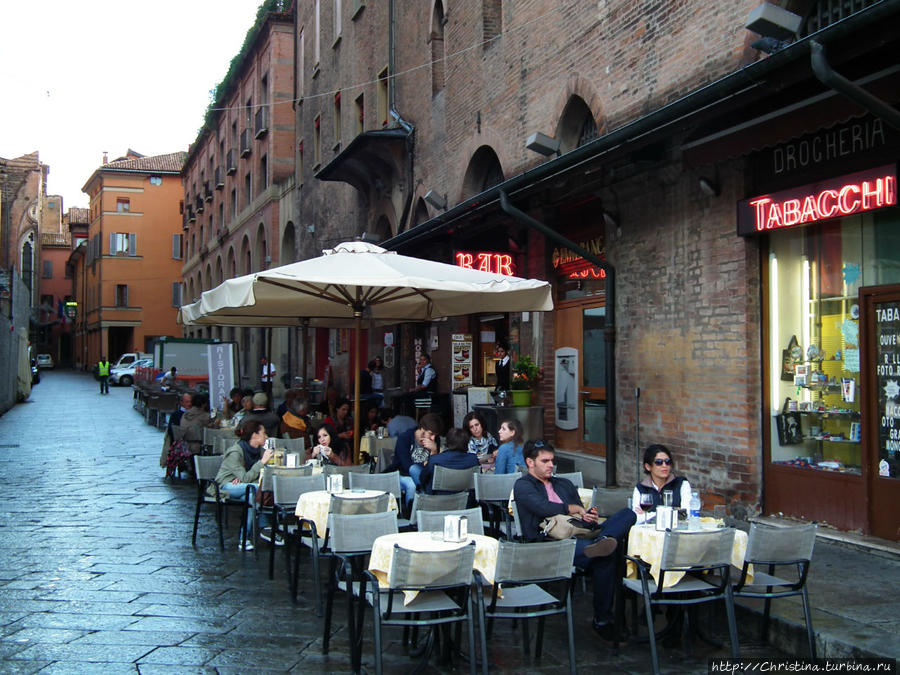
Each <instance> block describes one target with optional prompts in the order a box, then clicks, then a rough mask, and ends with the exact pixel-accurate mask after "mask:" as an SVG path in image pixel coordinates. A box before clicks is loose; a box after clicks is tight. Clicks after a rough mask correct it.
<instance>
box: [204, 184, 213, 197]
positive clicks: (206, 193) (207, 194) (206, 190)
mask: <svg viewBox="0 0 900 675" xmlns="http://www.w3.org/2000/svg"><path fill="white" fill-rule="evenodd" d="M203 198H204V199H206V201H208V202H211V201H212V198H213V193H212V190H211V189H210V187H209V181H206V182H205V183H204V184H203Z"/></svg>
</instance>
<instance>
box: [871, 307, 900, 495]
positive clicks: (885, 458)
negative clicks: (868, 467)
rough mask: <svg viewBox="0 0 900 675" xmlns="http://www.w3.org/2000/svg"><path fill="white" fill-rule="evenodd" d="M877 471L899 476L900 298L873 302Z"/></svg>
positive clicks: (885, 474)
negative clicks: (895, 300) (897, 468)
mask: <svg viewBox="0 0 900 675" xmlns="http://www.w3.org/2000/svg"><path fill="white" fill-rule="evenodd" d="M875 340H876V352H875V353H876V357H875V383H876V387H877V395H878V455H879V473H880V474H881V475H882V476H887V475H890V476H891V477H892V478H898V477H900V476H898V475H897V473H896V467H897V466H898V465H900V302H880V303H876V304H875Z"/></svg>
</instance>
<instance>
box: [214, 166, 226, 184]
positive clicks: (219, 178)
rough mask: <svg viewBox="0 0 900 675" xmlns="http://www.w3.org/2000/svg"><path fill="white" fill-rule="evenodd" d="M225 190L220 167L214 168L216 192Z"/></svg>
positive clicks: (222, 172) (223, 174)
mask: <svg viewBox="0 0 900 675" xmlns="http://www.w3.org/2000/svg"><path fill="white" fill-rule="evenodd" d="M224 189H225V172H224V171H222V167H221V166H217V167H216V190H224Z"/></svg>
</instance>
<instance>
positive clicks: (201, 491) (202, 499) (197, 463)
mask: <svg viewBox="0 0 900 675" xmlns="http://www.w3.org/2000/svg"><path fill="white" fill-rule="evenodd" d="M223 459H224V457H221V456H212V457H204V456H201V455H194V471H195V472H196V475H197V507H196V509H195V510H194V533H193V535H192V536H191V545H192V546H196V545H197V527H198V525H199V523H200V508H201V507H202V506H203V505H204V504H208V505H210V506H212V507H214V509H215V514H216V524H217V525H218V527H219V547H220V548H221V549H222V550H223V551H224V550H225V536H224V534H223V531H222V516H223V512H222V509H223V508H227V507H240V508H241V531H242V532H243V535H242V540H241V544H242V546H243V545H244V544H246V542H247V531H246V528H244V527H243V524H244V523H245V522H246V521H247V509H248V508H249V507H250V504H251V503H252V502H251V501H250V500H251V499H256V490H255V489H254V487H253V486H252V485H248V486H247V491H246V493H245V495H244V501H241V500H238V499H230V498H229V497H228V496H226V495H223V494H221V493H220V492H219V484H218V483H217V482H216V474H218V473H219V467H220V466H222V460H223ZM210 491H212V492H213V493H214V495H211V494H210Z"/></svg>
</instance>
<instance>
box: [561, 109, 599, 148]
mask: <svg viewBox="0 0 900 675" xmlns="http://www.w3.org/2000/svg"><path fill="white" fill-rule="evenodd" d="M599 135H600V130H599V128H598V127H597V121H596V120H595V119H594V115H593V113H592V112H591V109H590V108H588V106H587V103H585V101H584V99H583V98H581V97H580V96H572V97H571V98H570V99H569V102H568V103H567V104H566V107H565V108H564V109H563V112H562V115H561V116H560V118H559V121H558V122H557V125H556V138H557V139H558V140H559V147H560V152H569V151H570V150H574V149H575V148H577V147H579V146H581V145H584V144H585V143H588V142H590V141H592V140H594V139H595V138H597V137H598V136H599Z"/></svg>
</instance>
